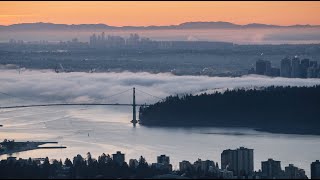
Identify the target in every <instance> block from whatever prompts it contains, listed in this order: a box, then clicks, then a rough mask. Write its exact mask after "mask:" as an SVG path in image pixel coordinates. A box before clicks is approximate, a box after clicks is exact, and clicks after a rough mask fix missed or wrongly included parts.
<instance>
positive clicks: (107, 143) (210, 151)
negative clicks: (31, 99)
mask: <svg viewBox="0 0 320 180" xmlns="http://www.w3.org/2000/svg"><path fill="white" fill-rule="evenodd" d="M131 118H132V114H131V109H130V108H128V107H102V106H97V107H85V106H80V107H41V108H24V109H17V110H9V111H7V110H6V111H4V110H2V111H1V114H0V122H1V123H2V124H5V126H4V127H3V128H1V132H0V137H1V139H2V138H10V139H15V140H16V141H26V140H43V141H58V142H59V145H63V146H67V149H41V150H32V151H26V152H20V153H17V154H13V156H16V157H21V158H28V157H34V158H38V157H49V158H54V159H60V158H61V159H63V160H64V159H65V158H67V157H68V158H73V156H75V155H77V154H81V155H82V156H84V157H85V156H86V153H87V152H91V154H92V155H93V156H94V157H95V158H97V157H98V156H99V155H101V154H102V153H109V154H112V153H115V152H116V151H118V150H120V151H122V152H124V153H125V154H126V161H129V159H130V158H136V159H138V158H139V157H140V155H143V156H144V157H146V159H147V161H148V162H150V163H151V162H156V156H158V155H161V154H166V155H169V156H170V160H171V162H172V164H173V167H174V168H175V169H176V168H178V163H179V161H182V160H189V161H191V162H194V161H195V160H197V158H201V159H203V160H206V159H210V160H214V161H215V162H218V163H219V165H220V154H221V152H222V151H223V150H224V149H228V148H231V149H234V148H237V147H240V146H245V147H248V148H253V149H254V165H255V170H258V169H260V168H261V161H263V160H267V158H270V157H272V158H274V159H276V160H281V163H282V168H284V166H286V165H288V164H289V163H293V164H295V165H296V166H298V167H300V168H304V169H305V170H306V172H307V175H308V176H310V163H311V162H312V161H314V160H316V159H319V149H320V141H319V140H320V136H303V135H281V134H271V133H264V132H257V131H254V130H250V129H240V128H237V129H232V128H231V129H228V128H148V127H144V126H140V125H137V126H136V127H135V128H134V127H133V126H132V124H131V123H130V122H129V121H130V120H131ZM88 134H89V136H88ZM6 157H7V156H6V155H3V156H1V157H0V158H1V159H3V158H6Z"/></svg>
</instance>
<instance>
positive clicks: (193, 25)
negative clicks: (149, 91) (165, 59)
mask: <svg viewBox="0 0 320 180" xmlns="http://www.w3.org/2000/svg"><path fill="white" fill-rule="evenodd" d="M319 27H320V25H309V24H307V25H291V26H279V25H270V24H258V23H251V24H246V25H239V24H233V23H230V22H221V21H218V22H186V23H182V24H179V25H170V26H121V27H117V26H109V25H106V24H72V25H68V24H54V23H43V22H37V23H21V24H12V25H8V26H3V25H0V30H10V31H16V30H18V31H26V30H32V31H37V30H93V29H101V30H102V29H105V30H113V29H118V30H163V29H181V30H183V29H244V28H319Z"/></svg>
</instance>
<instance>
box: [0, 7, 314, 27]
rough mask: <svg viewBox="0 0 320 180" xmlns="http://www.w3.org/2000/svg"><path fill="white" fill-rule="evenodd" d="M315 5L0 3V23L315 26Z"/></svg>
mask: <svg viewBox="0 0 320 180" xmlns="http://www.w3.org/2000/svg"><path fill="white" fill-rule="evenodd" d="M319 7H320V3H319V2H202V1H201V2H175V1H173V2H68V1H66V2H43V1H42V2H1V3H0V12H1V13H0V20H1V25H10V24H17V23H33V22H51V23H63V24H92V23H94V24H97V23H103V24H108V25H112V26H152V25H156V26H163V25H177V24H181V23H184V22H194V21H205V22H208V21H227V22H231V23H235V24H241V25H244V24H250V23H263V24H274V25H282V26H287V25H296V24H311V25H319V24H320V20H319V19H318V18H317V17H319V15H320V13H319V11H318V9H319ZM271 11H272V14H270V12H271ZM213 12H214V13H213ZM297 12H298V13H297ZM66 14H67V15H68V18H65V15H66Z"/></svg>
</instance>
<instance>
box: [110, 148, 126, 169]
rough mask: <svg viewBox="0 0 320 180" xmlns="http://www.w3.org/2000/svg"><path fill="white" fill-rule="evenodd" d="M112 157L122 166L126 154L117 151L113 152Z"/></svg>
mask: <svg viewBox="0 0 320 180" xmlns="http://www.w3.org/2000/svg"><path fill="white" fill-rule="evenodd" d="M112 159H113V161H114V162H115V163H117V164H118V165H120V166H122V165H123V163H124V154H122V153H121V151H117V153H116V154H112Z"/></svg>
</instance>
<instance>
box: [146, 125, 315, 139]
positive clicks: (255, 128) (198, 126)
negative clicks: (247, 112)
mask: <svg viewBox="0 0 320 180" xmlns="http://www.w3.org/2000/svg"><path fill="white" fill-rule="evenodd" d="M140 125H141V126H145V127H150V128H154V127H162V128H201V127H206V128H245V129H251V130H255V131H258V132H266V133H272V134H285V135H288V134H290V135H304V136H320V133H316V132H309V131H308V132H303V131H300V132H298V131H290V130H289V131H288V130H287V131H284V130H280V129H278V130H277V129H268V128H260V127H259V128H257V127H245V126H217V125H215V126H213V125H208V124H205V125H185V126H183V125H177V124H174V125H154V124H152V125H151V124H140Z"/></svg>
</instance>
